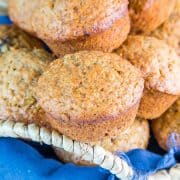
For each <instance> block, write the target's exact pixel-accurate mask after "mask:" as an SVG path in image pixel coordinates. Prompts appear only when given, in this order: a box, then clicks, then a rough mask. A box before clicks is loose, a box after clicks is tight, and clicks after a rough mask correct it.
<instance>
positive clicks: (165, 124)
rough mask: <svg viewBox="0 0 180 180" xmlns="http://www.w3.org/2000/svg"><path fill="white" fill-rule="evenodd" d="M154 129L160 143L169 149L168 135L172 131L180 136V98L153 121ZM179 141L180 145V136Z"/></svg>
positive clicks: (165, 148)
mask: <svg viewBox="0 0 180 180" xmlns="http://www.w3.org/2000/svg"><path fill="white" fill-rule="evenodd" d="M152 130H153V133H154V135H155V137H156V139H157V141H158V143H159V145H160V146H161V147H162V148H163V149H164V150H168V146H167V143H168V137H169V136H170V134H171V133H176V134H179V136H180V99H178V100H177V101H176V102H175V103H174V104H173V105H172V106H171V107H170V108H169V109H168V110H167V111H166V112H165V113H164V114H163V115H162V116H161V117H160V118H158V119H157V120H155V121H152ZM178 140H179V141H178V142H177V144H178V145H180V138H179V139H178Z"/></svg>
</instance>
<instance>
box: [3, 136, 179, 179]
mask: <svg viewBox="0 0 180 180" xmlns="http://www.w3.org/2000/svg"><path fill="white" fill-rule="evenodd" d="M175 153H176V155H178V156H179V155H180V151H176V152H175V151H174V150H173V149H171V150H170V151H169V153H167V154H166V155H164V156H161V155H157V154H154V153H151V152H149V151H145V150H140V149H136V150H132V151H130V152H128V153H127V154H123V153H119V154H118V155H119V156H121V157H123V158H124V159H125V160H127V162H128V163H129V164H130V165H131V166H132V167H133V168H134V172H135V176H134V179H146V177H147V175H148V174H150V173H152V172H155V171H156V170H159V169H165V168H169V167H171V166H173V165H174V164H175V163H176V162H177V160H176V159H175V156H174V155H175ZM1 179H2V180H14V179H18V180H21V179H22V180H24V179H26V180H43V179H48V180H56V179H66V180H71V179H72V180H73V179H77V180H83V179H87V180H88V179H93V180H96V179H97V180H101V179H102V180H115V179H116V178H115V177H114V176H113V175H111V174H110V173H109V172H108V171H106V170H104V169H102V168H100V167H79V166H76V165H73V164H63V163H60V162H58V161H56V160H53V159H47V158H45V157H43V156H42V155H41V154H40V153H39V152H38V151H37V150H36V149H35V148H33V147H31V146H30V145H28V144H26V143H24V142H23V141H20V140H17V139H11V138H0V180H1Z"/></svg>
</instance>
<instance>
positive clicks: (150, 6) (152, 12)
mask: <svg viewBox="0 0 180 180" xmlns="http://www.w3.org/2000/svg"><path fill="white" fill-rule="evenodd" d="M175 3H176V0H130V1H129V12H130V18H131V31H132V32H133V33H145V34H147V33H149V32H151V31H153V30H155V29H156V28H157V27H158V26H159V25H160V24H162V23H163V22H164V21H165V20H166V19H167V18H168V17H169V15H170V14H171V13H172V12H173V9H174V6H175Z"/></svg>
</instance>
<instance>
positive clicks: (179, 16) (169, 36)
mask: <svg viewBox="0 0 180 180" xmlns="http://www.w3.org/2000/svg"><path fill="white" fill-rule="evenodd" d="M151 36H154V37H156V38H158V39H161V40H164V41H166V43H167V44H169V45H170V46H172V47H173V48H175V49H176V52H177V53H178V55H180V11H179V12H177V11H175V12H174V13H172V15H171V16H170V17H169V18H168V20H166V21H165V22H164V23H163V24H162V25H161V26H160V27H159V28H158V29H156V30H155V31H154V32H153V33H152V34H151Z"/></svg>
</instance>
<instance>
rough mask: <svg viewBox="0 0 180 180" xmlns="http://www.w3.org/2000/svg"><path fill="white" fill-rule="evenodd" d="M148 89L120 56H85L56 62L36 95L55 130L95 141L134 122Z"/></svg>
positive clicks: (94, 53)
mask: <svg viewBox="0 0 180 180" xmlns="http://www.w3.org/2000/svg"><path fill="white" fill-rule="evenodd" d="M143 86H144V81H143V79H142V77H141V74H140V72H139V71H138V70H137V69H136V68H135V67H133V66H132V65H131V64H130V63H129V62H128V61H126V60H124V59H122V58H121V57H120V56H118V55H116V54H113V53H103V52H100V51H81V52H78V53H75V54H68V55H65V56H64V57H63V58H60V59H57V60H55V61H53V63H51V65H50V66H49V67H48V69H47V71H46V72H45V73H43V75H42V76H41V77H40V78H39V81H38V85H37V87H36V89H35V91H36V98H37V100H38V103H39V104H40V106H41V107H42V108H43V109H44V110H45V111H46V112H47V114H48V118H47V121H48V123H49V124H50V125H51V127H52V128H53V129H56V130H58V131H59V132H60V133H62V134H64V135H66V136H68V137H70V138H71V139H74V140H77V141H82V142H92V141H96V140H99V139H103V138H105V137H113V136H115V135H116V134H117V132H118V131H120V130H121V131H123V130H125V129H126V128H127V127H129V126H130V125H131V124H132V123H133V121H134V119H135V116H136V113H137V109H138V106H139V101H140V98H141V95H142V91H143Z"/></svg>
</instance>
